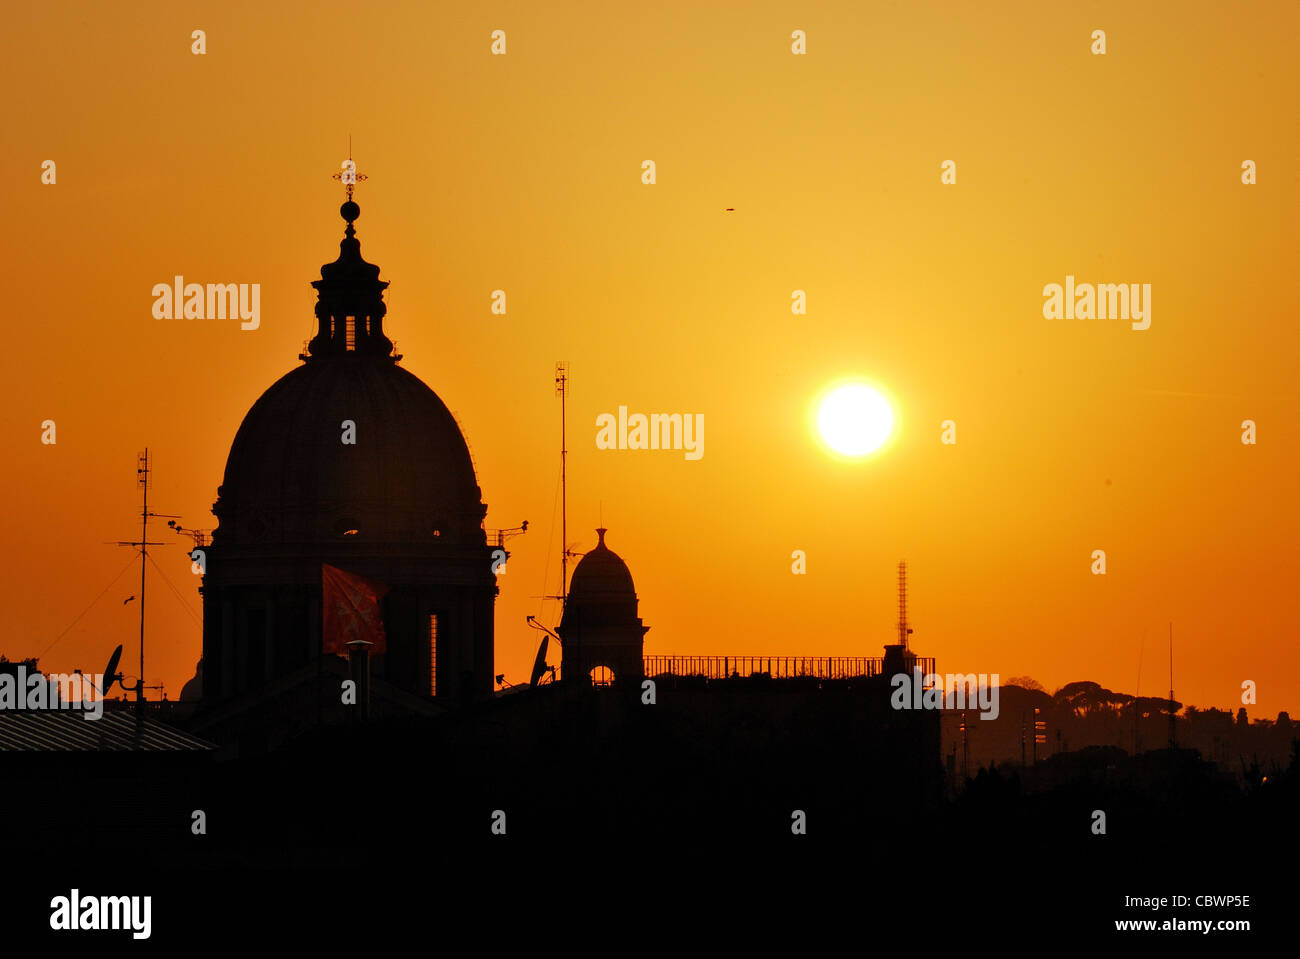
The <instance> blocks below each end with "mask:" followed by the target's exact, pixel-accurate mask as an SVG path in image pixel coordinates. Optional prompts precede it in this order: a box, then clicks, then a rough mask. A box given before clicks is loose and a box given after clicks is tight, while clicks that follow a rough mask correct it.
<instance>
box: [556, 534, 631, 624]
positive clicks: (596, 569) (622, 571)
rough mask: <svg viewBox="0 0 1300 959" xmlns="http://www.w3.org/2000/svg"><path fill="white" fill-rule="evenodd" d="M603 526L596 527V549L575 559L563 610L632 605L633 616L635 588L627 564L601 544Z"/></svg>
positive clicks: (603, 538) (603, 542)
mask: <svg viewBox="0 0 1300 959" xmlns="http://www.w3.org/2000/svg"><path fill="white" fill-rule="evenodd" d="M607 532H609V531H608V530H606V529H603V528H602V529H598V530H596V536H597V540H598V541H597V543H596V548H595V549H593V550H591V551H590V552H589V553H587V554H586V555H584V556H583V557H582V559H580V560H578V565H577V566H576V567H574V570H573V577H572V578H571V579H570V580H569V598H568V605H567V606H566V609H568V608H572V607H574V606H606V605H619V604H624V603H631V604H632V610H633V612H632V615H633V616H635V615H636V612H635V610H636V587H635V586H634V585H633V583H632V571H631V570H629V569H628V568H627V563H625V562H623V560H622V558H621V557H620V556H619V555H618V554H617V553H615V552H614V551H613V550H612V549H610V548H609V547H608V546H606V545H605V534H606V533H607Z"/></svg>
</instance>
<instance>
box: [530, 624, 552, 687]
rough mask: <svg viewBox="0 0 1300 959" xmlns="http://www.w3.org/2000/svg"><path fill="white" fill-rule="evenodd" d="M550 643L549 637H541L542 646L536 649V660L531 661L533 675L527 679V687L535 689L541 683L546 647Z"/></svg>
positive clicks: (544, 668)
mask: <svg viewBox="0 0 1300 959" xmlns="http://www.w3.org/2000/svg"><path fill="white" fill-rule="evenodd" d="M550 641H551V637H549V636H546V635H543V636H542V645H540V646H538V647H537V658H536V659H534V660H533V673H532V675H531V676H530V677H529V679H528V685H529V686H533V687H536V686H537V684H538V682H540V681H541V678H542V674H543V673H544V672H546V645H547V644H548V643H549V642H550Z"/></svg>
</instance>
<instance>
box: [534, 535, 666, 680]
mask: <svg viewBox="0 0 1300 959" xmlns="http://www.w3.org/2000/svg"><path fill="white" fill-rule="evenodd" d="M606 532H608V531H607V530H605V529H603V528H602V529H598V530H596V536H597V543H596V547H595V549H593V550H591V551H590V552H588V553H587V554H586V555H584V556H583V557H582V559H580V560H579V561H578V565H577V566H576V567H575V568H574V570H573V576H572V578H571V579H570V581H569V593H568V598H567V599H566V601H565V604H564V615H563V616H562V617H561V619H560V625H559V627H558V628H557V630H556V632H557V633H558V634H559V636H560V639H561V641H562V643H563V647H562V648H563V654H562V659H561V667H560V668H561V670H562V671H563V675H564V677H565V679H573V678H575V677H586V676H588V675H589V674H590V673H591V671H592V670H593V669H595V668H596V667H601V666H603V667H606V668H608V669H610V670H612V671H613V673H614V675H615V677H621V678H622V679H632V678H634V677H637V676H640V675H641V674H642V672H643V668H642V666H643V664H642V649H643V641H644V637H645V634H646V630H648V629H649V628H650V627H648V626H646V625H644V624H643V623H642V622H641V620H640V618H639V617H638V616H637V598H636V587H635V586H634V585H633V583H632V573H631V571H630V570H629V569H628V568H627V563H625V562H623V560H622V558H621V557H620V556H619V555H618V554H617V553H615V552H614V551H613V550H612V549H610V548H609V547H608V546H606V545H605V533H606Z"/></svg>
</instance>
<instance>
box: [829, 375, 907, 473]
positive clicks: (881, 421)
mask: <svg viewBox="0 0 1300 959" xmlns="http://www.w3.org/2000/svg"><path fill="white" fill-rule="evenodd" d="M893 432H894V410H893V407H891V406H890V405H889V400H887V399H886V398H885V396H884V394H882V393H881V392H880V391H879V390H877V389H875V388H873V387H871V386H867V385H866V384H865V383H845V384H843V385H842V386H837V387H835V388H834V389H832V390H831V391H830V392H828V393H827V394H826V395H825V396H824V397H823V398H822V400H821V402H820V403H819V404H818V406H817V435H818V436H820V437H821V440H822V442H823V443H825V444H826V445H827V446H829V447H830V448H831V449H832V450H834V451H835V452H836V453H839V454H840V455H842V456H866V455H867V454H868V453H874V452H876V450H878V449H880V448H881V447H882V446H884V445H885V442H886V441H887V440H888V439H889V437H890V435H891V434H892V433H893Z"/></svg>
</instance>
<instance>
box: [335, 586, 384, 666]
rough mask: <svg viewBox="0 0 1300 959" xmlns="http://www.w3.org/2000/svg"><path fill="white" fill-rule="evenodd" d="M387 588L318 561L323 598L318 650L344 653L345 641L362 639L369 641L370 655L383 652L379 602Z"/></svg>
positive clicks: (345, 648)
mask: <svg viewBox="0 0 1300 959" xmlns="http://www.w3.org/2000/svg"><path fill="white" fill-rule="evenodd" d="M388 590H389V587H387V586H384V585H383V584H382V583H376V582H375V581H374V580H369V579H366V578H365V577H364V576H357V575H356V574H355V573H349V572H347V571H345V570H341V569H339V568H338V567H337V566H331V565H329V564H328V563H322V564H321V594H322V596H323V598H324V601H325V611H324V616H323V617H322V622H321V625H322V629H321V639H322V644H321V646H322V649H324V651H325V652H327V653H337V654H338V655H340V656H346V655H347V654H348V649H347V646H346V645H345V644H346V643H348V642H351V641H352V640H354V639H364V640H366V641H367V642H370V643H373V644H374V645H373V646H371V647H370V654H371V655H372V656H374V655H378V654H380V653H383V652H384V651H385V650H386V648H387V644H386V643H385V642H384V621H383V617H382V616H381V614H380V608H379V601H380V600H381V599H383V598H384V595H385V594H386V593H387V592H388Z"/></svg>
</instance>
